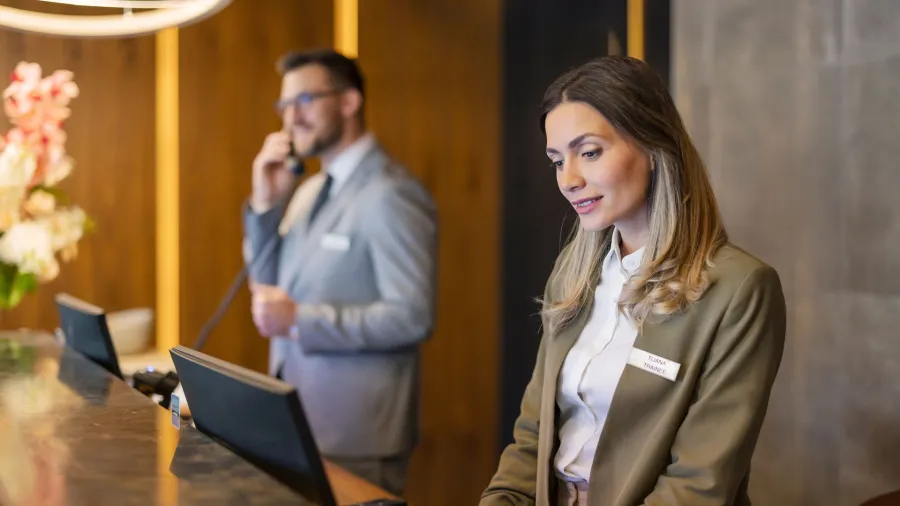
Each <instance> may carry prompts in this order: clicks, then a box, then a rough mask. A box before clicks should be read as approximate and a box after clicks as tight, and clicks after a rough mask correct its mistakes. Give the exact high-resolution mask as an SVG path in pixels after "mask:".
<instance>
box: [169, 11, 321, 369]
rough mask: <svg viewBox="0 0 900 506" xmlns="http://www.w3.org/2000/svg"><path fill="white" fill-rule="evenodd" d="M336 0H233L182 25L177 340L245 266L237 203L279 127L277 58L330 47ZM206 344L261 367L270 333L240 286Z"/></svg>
mask: <svg viewBox="0 0 900 506" xmlns="http://www.w3.org/2000/svg"><path fill="white" fill-rule="evenodd" d="M333 25H334V23H333V17H332V2H330V1H322V0H304V1H298V0H265V1H264V2H260V1H252V0H236V1H235V2H234V3H233V4H231V5H230V6H229V7H227V8H226V9H225V10H223V11H222V12H221V13H219V14H217V15H216V16H213V17H212V18H209V19H207V20H205V21H203V22H201V23H198V24H196V25H193V26H189V27H186V28H184V29H182V30H181V33H180V41H179V43H180V69H179V72H180V78H181V90H180V114H181V120H180V135H181V158H180V167H181V327H180V328H181V341H182V343H183V344H185V345H188V346H191V345H193V343H194V340H195V339H196V336H197V333H198V332H199V331H200V329H201V327H202V326H203V324H204V322H205V321H206V320H207V318H209V316H210V315H212V313H213V312H214V311H215V309H216V306H217V305H218V303H219V300H220V299H221V298H222V297H223V296H224V294H225V292H226V290H227V289H228V286H229V285H230V284H231V280H232V278H233V277H234V276H235V274H236V273H237V272H238V270H239V269H240V267H241V265H242V256H241V238H242V230H243V229H242V226H241V214H240V208H241V205H242V204H243V202H244V200H245V199H246V198H247V196H248V195H249V193H250V165H251V162H252V161H253V157H254V156H256V153H257V152H258V151H259V148H260V147H261V146H262V142H263V139H264V138H265V136H266V135H267V134H268V133H269V132H272V131H274V130H277V129H279V128H280V119H279V118H278V116H277V115H276V114H275V111H274V109H273V104H274V103H275V100H276V99H277V98H278V94H279V90H280V86H281V77H280V76H279V75H278V74H277V72H276V71H275V63H276V60H277V59H278V57H279V56H280V55H281V54H282V53H284V52H286V51H288V50H291V49H303V48H309V47H328V46H331V45H332V41H333V32H334V28H333ZM204 351H206V352H209V353H211V354H213V355H215V356H218V357H220V358H222V359H225V360H228V361H231V362H234V363H237V364H241V365H244V366H247V367H251V368H254V369H257V370H261V371H262V370H265V368H266V364H267V363H268V342H267V341H265V340H263V339H262V338H260V337H259V334H258V333H257V331H256V328H255V327H254V326H253V322H252V320H251V319H250V296H249V291H248V290H247V289H246V287H244V288H243V289H242V290H241V292H240V294H239V296H238V297H237V298H236V299H235V300H234V302H233V303H232V305H231V307H230V309H229V311H228V313H227V315H226V316H225V318H223V320H222V321H221V323H220V324H219V326H218V327H217V328H216V330H215V331H214V332H213V334H212V335H211V336H210V339H209V341H208V344H207V347H206V348H205V349H204Z"/></svg>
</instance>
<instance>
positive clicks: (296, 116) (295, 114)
mask: <svg viewBox="0 0 900 506" xmlns="http://www.w3.org/2000/svg"><path fill="white" fill-rule="evenodd" d="M301 117H302V113H301V112H300V108H299V107H297V106H296V105H289V106H287V107H285V108H284V118H282V119H283V120H284V126H285V127H290V126H293V125H296V124H297V123H300V119H301Z"/></svg>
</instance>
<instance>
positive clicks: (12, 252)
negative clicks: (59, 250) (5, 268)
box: [0, 222, 59, 281]
mask: <svg viewBox="0 0 900 506" xmlns="http://www.w3.org/2000/svg"><path fill="white" fill-rule="evenodd" d="M53 253H54V252H53V237H52V234H51V233H50V230H49V228H48V227H47V226H45V225H43V224H42V223H40V222H25V223H16V224H15V225H13V226H12V227H10V228H9V230H7V231H6V233H5V234H3V237H0V260H2V261H3V262H6V263H8V264H12V265H15V266H16V267H18V269H19V271H20V272H23V273H25V274H35V275H37V276H38V278H39V279H40V280H41V281H50V280H52V279H54V278H55V277H56V275H57V274H58V273H59V263H58V262H57V261H56V257H55V256H54V255H53Z"/></svg>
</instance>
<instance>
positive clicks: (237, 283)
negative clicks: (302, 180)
mask: <svg viewBox="0 0 900 506" xmlns="http://www.w3.org/2000/svg"><path fill="white" fill-rule="evenodd" d="M284 163H285V165H286V166H287V167H289V168H290V171H291V174H293V175H294V176H302V175H303V174H304V173H305V172H306V166H305V165H304V163H303V160H302V159H301V158H300V157H298V156H297V151H296V150H295V149H294V142H293V141H291V143H290V150H289V151H288V155H287V158H285V160H284ZM290 198H291V196H290V195H288V196H287V197H285V199H284V200H285V201H287V200H289V199H290ZM283 203H284V202H281V203H280V204H283ZM280 204H279V205H280ZM278 239H279V233H278V229H277V228H276V229H275V233H274V234H272V237H269V239H268V240H267V241H266V244H265V245H263V247H262V248H261V249H260V251H259V255H257V256H256V257H254V258H253V259H252V260H250V262H249V264H246V263H245V265H244V266H243V267H242V268H241V270H240V271H239V272H238V273H237V275H236V276H235V277H234V281H232V282H231V286H230V287H228V291H227V292H225V296H224V297H222V300H221V301H220V302H219V306H218V307H217V308H216V311H215V312H214V313H213V315H212V316H210V318H209V320H207V321H206V323H205V324H203V328H201V329H200V332H199V333H198V334H197V339H196V341H194V349H195V350H197V351H200V350H202V349H203V346H204V345H206V341H207V339H209V334H210V333H211V332H212V330H213V329H214V328H215V326H216V325H218V324H219V321H220V320H221V319H222V318H223V317H224V316H225V312H226V311H227V310H228V306H230V305H231V301H233V300H234V298H235V297H236V296H237V293H238V290H240V288H241V285H243V284H244V281H246V280H247V276H249V275H250V270H251V269H252V268H253V267H256V266H257V265H259V264H260V263H262V262H264V261H265V260H266V259H268V258H269V257H270V256H272V252H273V251H275V246H276V245H277V244H278Z"/></svg>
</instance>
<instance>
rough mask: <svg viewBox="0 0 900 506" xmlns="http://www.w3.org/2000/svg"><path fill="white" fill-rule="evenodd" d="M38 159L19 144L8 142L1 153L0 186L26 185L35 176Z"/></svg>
mask: <svg viewBox="0 0 900 506" xmlns="http://www.w3.org/2000/svg"><path fill="white" fill-rule="evenodd" d="M35 169H37V160H36V159H35V157H34V155H33V154H31V153H30V152H28V151H27V150H25V149H23V148H22V147H21V146H19V145H18V144H7V145H6V149H4V150H3V153H0V187H10V186H12V187H25V186H27V185H28V184H29V183H30V182H31V178H32V177H34V171H35Z"/></svg>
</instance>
